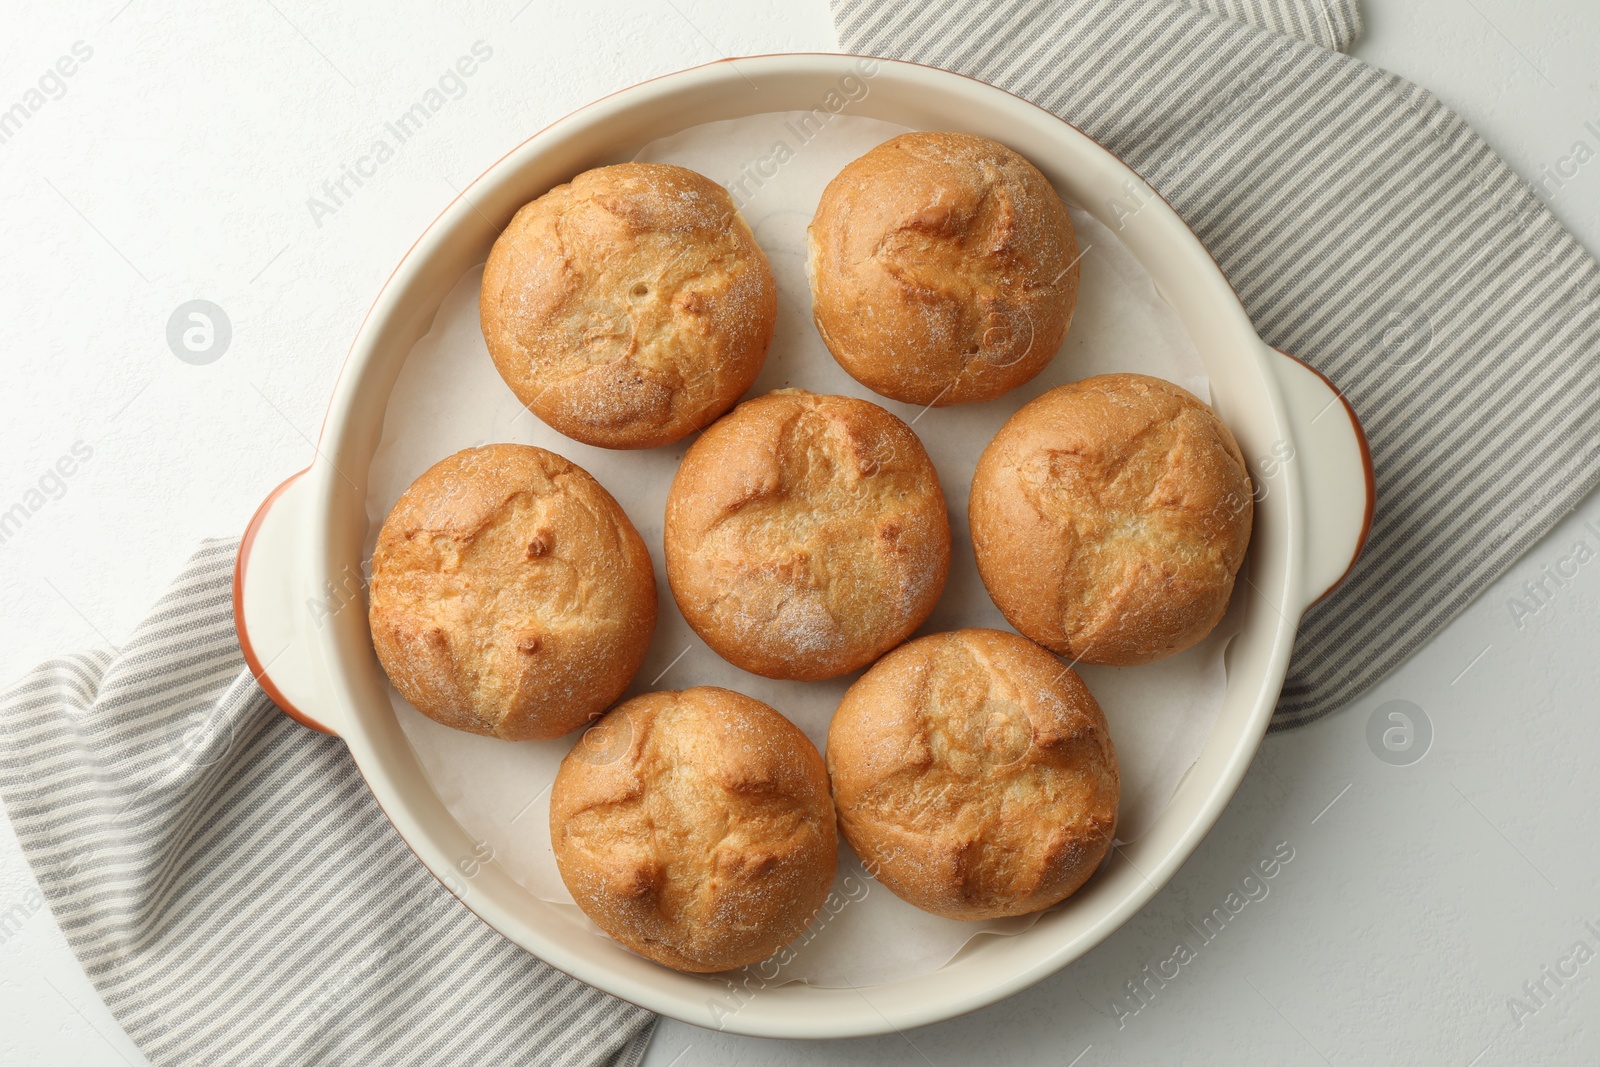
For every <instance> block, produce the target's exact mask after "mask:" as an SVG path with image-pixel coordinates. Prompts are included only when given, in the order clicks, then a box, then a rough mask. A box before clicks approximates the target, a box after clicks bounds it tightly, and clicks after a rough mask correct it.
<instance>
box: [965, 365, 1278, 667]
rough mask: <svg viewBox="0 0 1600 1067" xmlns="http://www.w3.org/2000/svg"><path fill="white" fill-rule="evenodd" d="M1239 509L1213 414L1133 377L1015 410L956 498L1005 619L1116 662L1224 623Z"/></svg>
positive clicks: (1250, 507)
mask: <svg viewBox="0 0 1600 1067" xmlns="http://www.w3.org/2000/svg"><path fill="white" fill-rule="evenodd" d="M1253 513H1254V501H1253V499H1252V497H1251V489H1250V475H1249V472H1248V471H1247V469H1246V467H1245V462H1244V456H1243V455H1242V454H1241V453H1240V451H1239V446H1238V444H1237V443H1236V442H1235V441H1234V439H1233V434H1232V433H1230V432H1229V431H1228V428H1227V427H1226V426H1224V425H1223V423H1222V420H1221V419H1219V418H1217V416H1216V414H1215V413H1213V412H1212V410H1211V408H1210V407H1208V406H1207V405H1206V404H1204V403H1202V402H1201V401H1200V400H1199V399H1198V398H1196V397H1195V396H1193V395H1192V394H1190V393H1189V392H1187V391H1185V390H1184V389H1181V388H1179V387H1178V386H1176V385H1173V384H1172V383H1170V382H1167V381H1163V380H1161V379H1159V378H1151V377H1146V376H1145V375H1142V374H1103V375H1099V376H1098V377H1094V378H1086V379H1084V380H1083V381H1079V382H1073V383H1071V384H1069V385H1063V386H1060V387H1058V388H1055V389H1052V390H1050V391H1049V392H1048V393H1045V394H1044V395H1042V396H1040V397H1038V398H1037V399H1035V400H1033V401H1031V402H1030V403H1028V404H1027V405H1025V406H1024V407H1023V408H1022V409H1021V410H1019V411H1018V412H1017V413H1016V414H1015V415H1013V416H1011V418H1010V419H1009V420H1008V421H1007V422H1006V424H1005V425H1004V426H1003V427H1001V429H1000V432H999V433H998V434H996V435H995V439H994V440H993V441H991V442H990V443H989V446H988V447H987V448H985V449H984V451H983V455H982V456H981V457H980V458H979V460H978V466H977V471H976V472H975V473H974V475H973V478H972V494H971V496H970V498H969V502H968V518H969V521H970V523H971V529H972V544H973V549H974V551H975V553H976V555H977V561H978V573H979V574H980V575H981V576H982V578H983V584H984V585H985V586H986V587H987V588H988V590H989V595H990V596H991V597H992V598H994V602H995V605H996V606H997V607H999V609H1000V611H1001V612H1002V613H1003V614H1004V615H1005V617H1006V619H1007V620H1008V621H1009V622H1010V623H1011V625H1013V626H1015V627H1016V628H1017V629H1018V630H1020V631H1021V632H1022V633H1024V634H1026V635H1027V636H1029V637H1031V638H1033V639H1034V640H1035V641H1037V642H1039V643H1040V644H1042V645H1044V646H1045V647H1046V648H1049V649H1051V650H1053V651H1055V652H1059V653H1060V654H1061V655H1063V656H1067V657H1070V658H1072V659H1073V660H1075V661H1081V662H1083V663H1103V664H1110V665H1113V666H1119V667H1122V666H1131V665H1134V664H1139V663H1149V662H1151V661H1152V660H1158V659H1162V658H1163V657H1166V656H1170V655H1172V654H1174V653H1176V652H1181V651H1183V650H1184V649H1186V648H1188V647H1190V646H1191V645H1193V644H1195V643H1196V642H1198V641H1200V640H1201V639H1202V638H1204V637H1205V636H1206V635H1207V634H1208V633H1210V632H1211V630H1212V628H1213V627H1215V626H1216V625H1217V623H1218V622H1220V621H1221V620H1222V615H1223V613H1224V612H1225V611H1226V610H1227V607H1228V598H1229V597H1230V596H1231V595H1232V593H1233V583H1234V576H1235V575H1236V574H1237V573H1238V570H1239V565H1240V564H1241V563H1242V562H1243V560H1244V553H1245V549H1246V547H1248V545H1249V543H1250V526H1251V521H1252V517H1253Z"/></svg>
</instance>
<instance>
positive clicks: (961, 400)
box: [809, 133, 1078, 407]
mask: <svg viewBox="0 0 1600 1067" xmlns="http://www.w3.org/2000/svg"><path fill="white" fill-rule="evenodd" d="M809 238H810V258H809V270H810V274H811V297H812V314H813V317H814V318H815V321H816V326H817V331H818V332H819V333H820V334H821V335H822V339H823V341H824V342H826V343H827V346H828V348H829V350H830V351H831V352H832V353H833V356H834V358H835V359H837V360H838V361H839V365H840V366H842V367H843V368H844V369H845V370H846V371H848V372H849V373H850V375H851V377H853V378H855V379H856V380H857V381H859V382H860V383H861V384H862V385H865V386H866V387H867V388H869V389H871V390H873V391H874V392H877V393H880V394H882V395H883V396H887V397H889V398H891V399H893V400H900V401H903V402H905V403H908V404H931V405H934V406H937V407H944V406H946V405H950V404H968V403H973V402H976V401H983V400H993V399H994V398H996V397H998V396H1000V395H1001V394H1003V393H1005V392H1007V391H1008V390H1010V389H1014V388H1016V387H1017V386H1019V385H1021V384H1022V383H1023V382H1026V381H1028V380H1029V379H1030V378H1032V377H1034V375H1036V374H1038V373H1039V372H1040V371H1041V370H1043V369H1044V368H1045V366H1046V365H1048V364H1049V362H1050V360H1051V359H1053V358H1054V357H1055V354H1056V350H1057V349H1059V348H1060V347H1061V342H1062V339H1063V338H1064V337H1065V336H1066V333H1067V327H1068V326H1069V325H1070V324H1071V322H1072V314H1073V311H1074V309H1075V308H1076V307H1077V302H1078V243H1077V238H1076V237H1075V236H1074V234H1073V230H1072V222H1071V220H1070V219H1069V218H1068V216H1067V207H1066V205H1065V204H1064V203H1062V201H1061V197H1060V196H1058V195H1057V194H1056V191H1055V188H1054V187H1053V186H1051V184H1050V182H1049V180H1048V179H1046V178H1045V176H1044V175H1043V174H1041V173H1039V171H1038V169H1037V168H1035V167H1034V166H1033V164H1031V163H1029V162H1028V161H1027V160H1026V159H1024V158H1022V156H1020V155H1018V154H1017V153H1015V152H1013V151H1011V149H1009V148H1007V147H1005V146H1004V145H1002V144H998V143H996V142H994V141H991V140H989V139H988V138H985V137H978V136H975V135H973V134H968V133H906V134H901V135H900V136H898V137H894V138H891V139H890V140H888V141H885V142H884V143H883V144H881V145H879V146H878V147H876V148H874V149H873V150H872V151H870V152H868V153H867V154H866V155H864V156H862V157H861V158H859V159H857V160H855V161H854V162H852V163H850V164H849V165H848V166H846V167H845V168H844V169H843V170H842V171H840V172H839V174H838V176H837V177H835V178H834V179H833V181H831V182H830V183H829V184H828V187H827V189H826V190H825V191H824V192H823V194H822V200H821V203H820V204H819V205H818V207H817V212H816V215H815V217H814V218H813V219H812V221H811V227H810V230H809Z"/></svg>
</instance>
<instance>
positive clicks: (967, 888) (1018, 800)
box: [828, 629, 1121, 919]
mask: <svg viewBox="0 0 1600 1067" xmlns="http://www.w3.org/2000/svg"><path fill="white" fill-rule="evenodd" d="M828 772H829V774H830V775H832V778H833V800H834V804H835V805H836V806H837V807H838V811H839V828H840V830H842V831H843V832H844V836H845V839H846V840H848V841H849V842H850V845H851V847H852V848H854V849H855V850H856V853H857V854H858V855H859V856H860V857H861V859H862V862H863V863H864V864H865V865H866V868H867V870H868V872H870V873H871V874H873V875H874V876H875V877H876V878H877V879H878V880H879V881H881V882H882V883H883V884H884V885H886V886H888V888H889V889H890V891H892V892H893V893H894V894H895V895H896V896H899V897H901V898H902V899H904V900H906V901H908V902H910V903H912V904H915V905H916V906H917V907H919V908H922V909H923V910H924V911H930V912H932V913H934V914H935V915H942V916H944V917H945V918H947V919H993V918H1000V917H1003V916H1009V915H1025V914H1027V913H1029V912H1034V911H1038V910H1039V909H1041V908H1047V907H1049V906H1050V905H1052V904H1055V903H1057V902H1058V901H1061V900H1063V899H1065V898H1066V897H1068V896H1070V895H1072V894H1073V893H1074V892H1076V891H1077V889H1078V887H1079V886H1081V885H1083V883H1084V882H1086V881H1088V879H1089V877H1090V876H1091V875H1093V874H1094V872H1095V871H1096V870H1098V869H1099V867H1100V862H1101V860H1103V859H1104V858H1105V855H1106V852H1107V851H1108V850H1109V849H1110V848H1111V841H1112V838H1113V835H1114V833H1115V830H1116V823H1117V803H1118V799H1119V796H1120V789H1121V786H1120V780H1119V778H1118V773H1117V757H1116V752H1115V751H1114V750H1113V749H1112V745H1111V735H1110V733H1109V732H1108V730H1107V728H1106V720H1105V716H1104V715H1103V714H1101V711H1100V706H1099V705H1098V704H1096V703H1095V699H1094V697H1093V696H1091V695H1090V694H1089V690H1088V688H1087V687H1085V686H1084V684H1083V682H1082V681H1081V680H1080V679H1079V678H1078V676H1077V674H1076V673H1074V672H1073V671H1072V670H1070V669H1068V668H1067V667H1066V666H1064V665H1063V664H1062V663H1061V662H1060V661H1059V660H1057V659H1056V658H1055V657H1054V656H1052V655H1050V653H1048V652H1046V651H1045V650H1044V649H1042V648H1040V647H1039V646H1038V645H1035V644H1034V643H1033V642H1032V641H1029V640H1027V639H1026V638H1022V637H1018V636H1017V635H1016V634H1013V633H1007V632H1004V631H1001V630H983V629H970V630H956V631H954V632H951V633H940V634H932V635H930V636H928V637H921V638H918V639H917V640H915V641H912V642H910V643H909V644H906V645H902V646H901V647H900V648H897V649H895V650H894V651H893V652H891V653H889V654H888V655H887V656H885V657H883V659H881V660H879V661H878V662H877V663H876V664H874V665H873V667H872V669H871V670H869V671H867V673H866V674H864V675H862V676H861V678H860V679H859V680H858V681H857V682H856V683H855V684H854V685H852V686H851V687H850V689H849V691H848V692H846V693H845V696H844V700H843V701H841V702H840V704H839V710H838V711H836V712H835V713H834V716H833V722H832V724H831V725H830V726H829V728H828Z"/></svg>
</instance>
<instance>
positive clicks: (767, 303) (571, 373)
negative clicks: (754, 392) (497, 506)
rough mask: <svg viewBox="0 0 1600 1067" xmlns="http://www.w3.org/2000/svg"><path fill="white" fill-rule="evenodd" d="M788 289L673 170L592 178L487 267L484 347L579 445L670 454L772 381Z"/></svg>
mask: <svg viewBox="0 0 1600 1067" xmlns="http://www.w3.org/2000/svg"><path fill="white" fill-rule="evenodd" d="M777 309H778V300H777V285H776V282H775V281H774V280H773V277H772V270H771V267H770V266H769V265H768V263H767V257H766V255H765V254H764V253H763V252H762V251H761V248H760V247H759V246H758V245H757V244H756V242H755V238H754V237H753V236H752V235H751V233H750V228H749V227H748V226H747V225H746V224H745V222H744V220H743V219H742V218H741V217H740V216H739V213H738V212H737V211H736V210H735V209H734V206H733V200H732V199H731V198H730V197H729V196H728V193H727V192H726V190H724V189H723V188H722V186H720V185H718V184H717V183H716V182H713V181H712V180H711V179H710V178H707V177H705V176H704V175H702V174H697V173H695V172H694V171H692V170H688V169H686V168H684V167H678V166H673V165H671V164H666V163H619V164H616V165H615V166H610V167H600V168H598V169H596V170H590V171H585V172H584V173H582V174H579V175H578V176H577V177H576V178H574V179H572V181H571V182H570V183H568V184H566V185H561V186H557V187H556V188H554V189H552V190H550V191H549V192H548V193H546V194H544V195H543V196H541V197H539V198H538V199H537V200H535V201H533V202H532V203H530V204H527V205H526V206H524V207H523V208H522V209H521V210H520V211H518V212H517V214H516V216H515V217H514V218H512V220H511V224H510V225H509V226H507V227H506V229H505V232H504V233H502V234H501V235H500V237H499V238H498V239H497V240H496V241H495V243H494V248H493V249H492V250H491V251H490V253H489V261H488V263H487V264H486V265H485V266H484V270H483V289H482V293H481V295H480V298H479V315H480V319H481V322H482V326H483V339H484V342H485V343H486V344H487V345H488V348H489V354H490V356H492V357H493V359H494V363H495V366H496V367H497V368H498V369H499V371H500V375H501V377H502V378H504V379H505V381H506V384H507V385H509V386H510V387H511V390H512V392H514V393H515V394H516V395H517V399H519V400H521V401H522V402H523V403H524V404H526V405H527V406H528V408H529V409H530V410H532V411H533V413H534V414H536V415H538V416H539V418H541V419H543V420H544V421H545V422H546V423H548V424H549V425H550V426H552V427H553V428H555V429H556V430H558V431H560V432H561V433H564V434H566V435H567V436H568V437H571V438H574V439H576V440H579V441H582V442H584V443H585V444H591V445H599V446H602V447H605V448H654V447H656V446H658V445H665V444H670V443H671V442H673V441H676V440H678V439H679V438H682V437H684V436H686V435H688V434H690V433H692V432H694V431H695V430H698V429H700V428H701V427H703V426H705V425H707V424H708V423H710V422H711V421H712V420H713V419H715V418H716V417H717V416H718V415H721V414H722V413H723V412H724V411H727V410H728V409H729V408H730V407H732V406H733V405H734V404H735V403H737V402H738V400H739V398H740V397H741V396H743V395H744V392H745V390H747V389H749V388H750V385H751V383H753V382H754V381H755V380H756V375H757V374H758V373H760V371H761V365H762V363H763V362H765V360H766V357H767V349H768V347H769V346H770V345H771V343H772V331H773V325H774V322H775V320H776V318H777Z"/></svg>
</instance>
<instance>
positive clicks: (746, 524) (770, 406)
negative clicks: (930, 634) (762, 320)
mask: <svg viewBox="0 0 1600 1067" xmlns="http://www.w3.org/2000/svg"><path fill="white" fill-rule="evenodd" d="M665 542H666V556H667V580H668V581H669V582H671V584H672V592H673V595H674V596H675V597H676V598H677V600H678V607H679V609H680V610H681V611H682V612H683V617H684V618H685V619H687V620H688V622H689V625H690V626H692V627H694V630H695V632H696V633H698V634H699V635H700V636H701V637H702V638H704V639H705V642H706V644H708V645H710V646H711V647H712V648H713V649H715V650H716V652H717V654H718V655H720V656H722V658H723V659H726V660H727V661H728V662H730V663H732V664H734V665H735V666H737V667H742V668H743V669H745V670H747V671H752V672H754V673H756V674H762V675H766V676H767V677H768V678H798V679H807V680H811V679H818V678H832V677H834V676H835V675H839V674H845V673H847V672H849V671H853V670H855V669H857V668H858V667H864V666H866V665H867V664H868V663H871V662H872V661H873V660H875V659H877V658H878V657H879V656H880V655H882V654H883V653H884V652H887V651H888V650H889V649H891V648H893V647H894V646H895V645H897V644H899V643H900V642H901V641H904V640H905V639H906V638H907V637H908V636H909V635H910V634H911V631H913V630H915V629H916V628H917V627H918V626H919V625H921V623H922V620H924V619H926V618H927V617H928V613H929V612H931V611H932V610H933V606H934V604H935V603H936V602H937V601H938V599H939V594H940V592H942V591H943V589H944V581H945V576H946V574H947V573H948V572H949V569H950V520H949V517H948V516H947V515H946V513H945V506H944V495H943V494H942V493H941V492H940V490H939V475H938V473H937V472H936V471H935V470H934V469H933V464H932V462H930V461H929V459H928V454H927V452H925V451H924V450H923V448H922V442H921V441H919V440H917V435H916V434H915V433H913V432H912V431H911V427H909V426H907V425H906V424H905V423H903V422H901V421H900V420H899V419H897V418H895V417H894V416H893V415H891V414H889V413H888V412H887V411H885V410H884V409H883V408H881V407H879V406H878V405H876V404H873V403H869V402H868V401H865V400H857V399H855V398H854V397H847V396H816V395H814V394H812V393H807V392H804V391H802V390H799V389H783V390H779V391H778V392H776V393H769V394H767V395H766V396H763V397H758V398H756V399H755V400H749V401H746V402H745V403H743V404H741V405H739V407H738V408H736V409H734V411H733V412H732V413H731V414H729V415H728V416H726V417H725V418H723V419H721V420H719V421H718V422H717V423H715V424H714V425H713V426H712V427H711V428H710V429H708V430H707V431H706V432H705V433H704V434H702V435H701V436H700V439H699V440H698V441H696V442H695V443H694V445H693V446H691V447H690V449H689V451H688V453H687V454H686V455H685V456H684V457H683V463H682V465H681V466H680V467H679V468H678V473H677V476H676V477H675V478H673V481H672V488H671V490H670V491H669V492H668V494H667V515H666V531H665Z"/></svg>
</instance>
